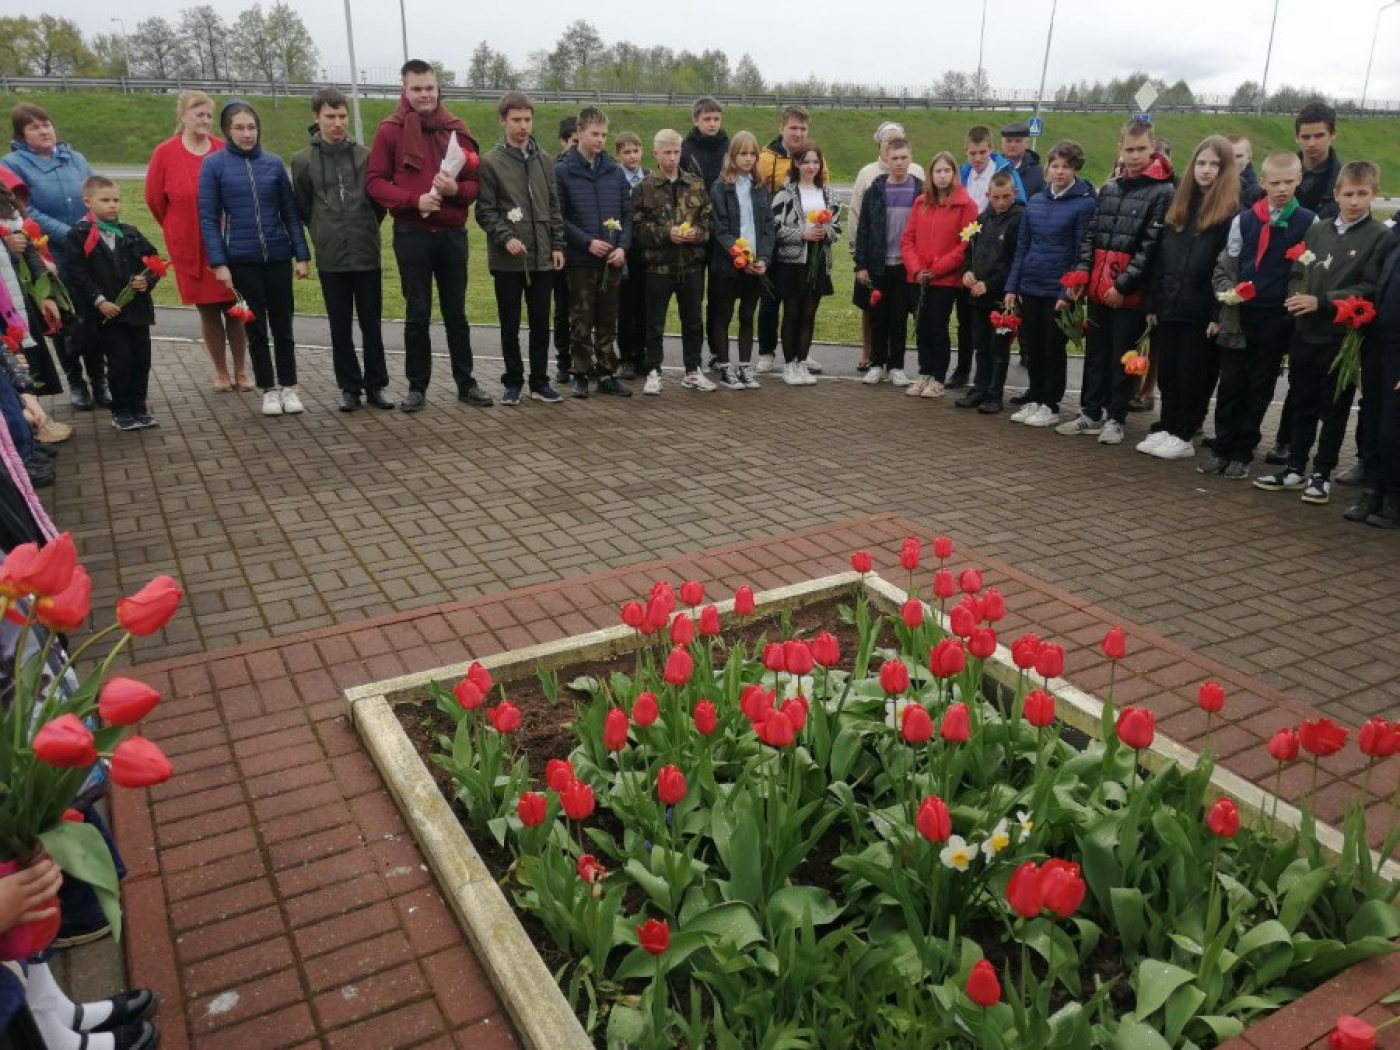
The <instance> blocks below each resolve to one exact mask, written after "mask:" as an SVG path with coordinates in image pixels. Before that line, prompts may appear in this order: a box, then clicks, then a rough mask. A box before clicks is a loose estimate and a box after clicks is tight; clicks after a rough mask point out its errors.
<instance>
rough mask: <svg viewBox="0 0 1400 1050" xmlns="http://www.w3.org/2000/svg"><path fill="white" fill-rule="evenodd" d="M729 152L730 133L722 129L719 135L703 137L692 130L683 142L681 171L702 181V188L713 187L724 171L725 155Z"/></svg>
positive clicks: (697, 131) (697, 129)
mask: <svg viewBox="0 0 1400 1050" xmlns="http://www.w3.org/2000/svg"><path fill="white" fill-rule="evenodd" d="M727 152H729V133H728V132H727V131H725V130H724V129H723V128H720V130H719V133H718V134H717V135H702V134H700V129H699V128H691V129H690V134H689V135H687V136H686V137H685V138H684V139H683V140H682V141H681V170H682V171H687V172H689V173H690V174H692V175H694V176H696V177H697V178H699V180H700V185H701V186H713V185H714V184H715V179H717V178H719V176H720V172H721V171H723V170H724V155H725V154H726V153H727Z"/></svg>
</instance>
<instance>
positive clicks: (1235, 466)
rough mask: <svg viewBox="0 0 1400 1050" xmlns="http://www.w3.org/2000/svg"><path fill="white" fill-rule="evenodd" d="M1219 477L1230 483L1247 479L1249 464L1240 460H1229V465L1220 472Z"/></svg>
mask: <svg viewBox="0 0 1400 1050" xmlns="http://www.w3.org/2000/svg"><path fill="white" fill-rule="evenodd" d="M1221 477H1226V478H1229V479H1230V480H1231V481H1244V480H1246V479H1247V478H1248V477H1249V464H1248V463H1246V462H1245V461H1244V460H1242V459H1232V460H1230V465H1229V466H1227V467H1226V468H1225V469H1224V470H1223V471H1221Z"/></svg>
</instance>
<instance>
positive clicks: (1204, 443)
mask: <svg viewBox="0 0 1400 1050" xmlns="http://www.w3.org/2000/svg"><path fill="white" fill-rule="evenodd" d="M1201 448H1215V435H1214V434H1212V435H1210V436H1209V437H1203V438H1201Z"/></svg>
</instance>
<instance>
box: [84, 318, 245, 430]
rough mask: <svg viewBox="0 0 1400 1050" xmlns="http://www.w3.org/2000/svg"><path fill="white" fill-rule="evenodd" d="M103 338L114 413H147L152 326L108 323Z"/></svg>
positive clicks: (140, 414) (136, 414) (131, 414)
mask: <svg viewBox="0 0 1400 1050" xmlns="http://www.w3.org/2000/svg"><path fill="white" fill-rule="evenodd" d="M244 297H245V298H246V297H247V296H246V293H245V296H244ZM100 339H101V342H102V356H103V357H104V358H105V359H106V361H107V385H108V387H109V388H110V390H111V391H112V415H114V416H142V415H145V414H146V390H147V388H148V387H149V385H150V381H151V330H150V329H149V328H147V327H146V326H145V325H134V324H108V325H103V326H102V332H101V336H100Z"/></svg>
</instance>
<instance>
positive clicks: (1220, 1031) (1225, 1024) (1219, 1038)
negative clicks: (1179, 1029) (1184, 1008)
mask: <svg viewBox="0 0 1400 1050" xmlns="http://www.w3.org/2000/svg"><path fill="white" fill-rule="evenodd" d="M1196 1020H1197V1021H1199V1022H1201V1023H1202V1024H1204V1025H1205V1026H1206V1027H1207V1028H1209V1029H1210V1030H1211V1032H1213V1033H1214V1034H1215V1040H1216V1042H1218V1043H1223V1042H1225V1041H1226V1040H1229V1039H1233V1038H1235V1036H1237V1035H1239V1034H1240V1033H1241V1032H1243V1031H1244V1022H1243V1021H1241V1020H1238V1019H1237V1018H1234V1017H1221V1016H1220V1015H1218V1014H1200V1015H1198V1016H1197V1017H1196Z"/></svg>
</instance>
